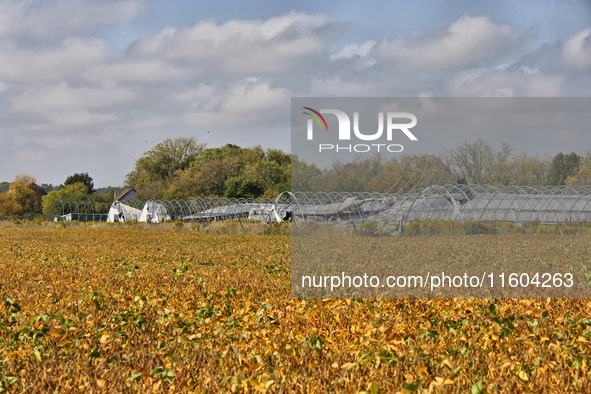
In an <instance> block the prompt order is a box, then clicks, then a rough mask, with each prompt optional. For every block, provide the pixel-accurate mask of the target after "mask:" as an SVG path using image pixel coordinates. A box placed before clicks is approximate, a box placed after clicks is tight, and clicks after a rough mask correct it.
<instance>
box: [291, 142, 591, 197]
mask: <svg viewBox="0 0 591 394" xmlns="http://www.w3.org/2000/svg"><path fill="white" fill-rule="evenodd" d="M292 169H293V171H292V179H291V181H292V189H293V190H299V191H327V192H329V191H358V192H379V193H385V192H390V193H399V192H403V191H405V190H410V189H414V188H417V187H426V186H429V185H433V184H444V183H455V182H456V181H457V180H458V179H460V178H466V180H467V181H468V182H469V183H478V184H492V185H520V186H527V185H530V186H535V185H542V186H557V185H575V184H588V182H589V181H591V153H590V154H587V156H586V157H581V156H579V155H577V154H576V153H574V152H573V153H570V154H566V155H565V154H563V153H562V152H561V153H558V154H557V155H556V156H554V157H551V156H548V155H528V154H527V153H520V152H517V151H516V150H515V149H514V148H513V147H512V146H511V145H509V144H508V143H503V144H502V145H501V147H500V148H495V147H494V146H492V145H491V144H490V143H489V142H488V141H486V140H483V139H479V140H476V141H473V142H468V141H466V142H464V143H463V144H461V145H459V146H458V147H456V148H454V149H449V150H446V151H444V152H443V154H441V155H429V154H417V155H403V156H397V157H394V158H390V159H387V158H386V157H385V156H383V155H374V156H365V157H358V158H357V159H356V160H353V161H352V162H349V163H343V162H340V161H335V162H333V163H332V165H331V166H330V167H329V168H327V169H323V170H321V169H318V168H317V167H315V166H310V165H309V164H308V163H306V162H304V161H300V160H298V159H297V158H296V157H293V158H292Z"/></svg>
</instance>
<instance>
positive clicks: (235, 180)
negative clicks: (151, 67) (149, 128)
mask: <svg viewBox="0 0 591 394" xmlns="http://www.w3.org/2000/svg"><path fill="white" fill-rule="evenodd" d="M459 178H465V179H466V180H467V181H468V182H469V183H479V184H492V185H519V186H524V185H525V186H527V185H530V186H534V185H543V186H552V185H554V186H558V185H575V184H589V182H591V152H589V153H587V154H586V155H585V156H579V155H578V154H576V153H574V152H572V153H569V154H564V153H562V152H560V153H558V154H556V155H555V156H553V157H551V156H549V155H547V154H538V155H530V154H527V153H523V152H517V150H516V149H515V148H513V147H512V146H511V145H509V144H508V143H503V144H501V146H500V147H494V146H492V145H491V144H490V143H489V142H488V141H486V140H483V139H478V140H476V141H472V142H469V141H465V142H464V143H462V144H460V145H459V146H457V147H456V148H454V149H448V150H445V151H444V152H443V153H442V154H440V155H432V154H414V155H400V156H396V157H392V158H387V157H386V156H384V155H380V154H375V155H371V156H358V157H356V158H355V159H354V160H353V161H351V162H347V163H343V162H341V161H338V160H337V161H334V162H333V163H332V164H331V165H330V166H328V167H327V168H318V167H317V166H316V165H314V164H309V163H307V162H306V161H305V160H300V159H299V158H298V157H297V156H295V155H291V154H289V153H286V152H283V151H281V150H280V149H273V148H270V149H263V148H262V147H261V146H260V145H257V146H253V147H248V148H242V147H240V146H237V145H233V144H227V145H224V146H222V147H219V148H207V147H206V145H205V144H202V143H198V142H197V140H195V138H192V137H189V138H177V139H174V140H172V139H167V140H165V141H163V142H161V143H159V144H157V145H156V146H154V147H153V148H152V149H150V150H148V151H147V152H145V153H144V154H143V155H142V156H141V157H139V158H138V159H137V160H136V161H135V165H134V167H133V169H132V171H131V172H130V173H128V174H127V175H126V177H125V183H124V186H126V187H132V188H134V189H135V190H136V192H137V197H138V198H139V199H144V200H147V199H154V200H156V199H157V200H166V199H181V198H188V197H228V198H258V197H267V198H273V197H276V196H277V195H278V194H279V193H281V192H282V191H285V190H295V191H325V192H331V191H357V192H380V193H386V192H389V193H400V192H404V191H406V190H411V189H414V188H417V187H426V186H429V185H432V184H443V183H455V181H456V179H459ZM36 184H37V180H36V179H35V178H34V177H32V176H30V175H27V174H24V175H18V176H17V177H16V178H15V179H14V180H13V181H12V182H10V183H8V182H2V183H0V217H7V216H15V215H24V214H41V213H43V214H45V215H58V214H61V205H60V204H59V200H69V201H89V202H100V203H111V202H112V201H113V192H112V191H113V190H112V188H111V187H109V188H102V189H98V190H97V189H95V188H94V183H93V179H92V177H91V176H90V175H89V174H88V173H82V172H81V173H76V174H73V175H71V176H69V177H68V178H67V179H66V180H65V181H64V183H63V185H59V186H57V187H54V186H52V185H46V184H42V185H41V187H40V188H39V189H44V190H45V191H46V192H47V194H46V195H42V194H45V193H40V190H38V189H37V190H36V189H35V187H33V186H32V185H36Z"/></svg>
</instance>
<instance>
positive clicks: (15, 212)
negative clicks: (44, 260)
mask: <svg viewBox="0 0 591 394" xmlns="http://www.w3.org/2000/svg"><path fill="white" fill-rule="evenodd" d="M3 183H5V184H7V185H8V188H7V189H6V190H5V191H4V192H0V218H2V217H9V216H23V215H31V214H33V215H34V214H41V213H43V214H45V215H59V214H61V213H62V212H61V205H60V204H59V200H70V201H92V202H104V203H111V202H112V201H113V195H112V194H111V193H97V191H96V190H95V189H94V182H93V179H92V177H90V176H89V175H88V173H76V174H74V175H71V176H69V177H67V178H66V181H65V182H64V184H63V185H61V186H60V187H58V188H55V190H50V191H49V193H46V191H45V189H44V188H43V187H40V186H37V179H35V178H34V177H32V176H31V175H27V174H23V175H17V176H16V178H15V179H14V180H13V181H12V182H11V183H8V182H3ZM52 189H53V187H52Z"/></svg>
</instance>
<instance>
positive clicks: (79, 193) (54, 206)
mask: <svg viewBox="0 0 591 394" xmlns="http://www.w3.org/2000/svg"><path fill="white" fill-rule="evenodd" d="M60 200H61V201H70V202H77V203H80V202H96V203H105V204H110V203H112V202H113V195H112V194H98V193H88V187H87V185H85V184H84V183H81V182H78V183H74V184H72V185H65V186H64V187H62V188H61V189H58V190H54V191H52V192H49V193H48V194H47V195H45V196H43V214H45V215H61V214H62V204H61V203H60Z"/></svg>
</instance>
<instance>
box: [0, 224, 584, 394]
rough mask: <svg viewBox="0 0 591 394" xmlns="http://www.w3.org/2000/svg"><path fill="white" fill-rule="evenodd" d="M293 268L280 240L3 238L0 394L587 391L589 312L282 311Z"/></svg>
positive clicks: (558, 306)
mask: <svg viewBox="0 0 591 394" xmlns="http://www.w3.org/2000/svg"><path fill="white" fill-rule="evenodd" d="M569 239H570V240H572V238H569ZM33 240H34V241H33ZM460 241H461V239H458V240H455V239H444V240H442V239H439V240H438V242H439V243H441V242H444V243H445V242H448V243H449V248H452V247H453V243H454V242H460ZM489 241H490V240H489V239H486V240H484V241H483V245H482V247H483V248H486V247H487V243H488V244H493V243H491V242H489ZM405 242H412V240H407V241H405ZM417 242H425V239H424V238H423V239H417ZM439 247H441V248H444V247H445V245H439ZM580 251H581V250H580V249H576V250H575V249H570V251H564V255H565V259H566V258H572V256H569V253H574V254H579V253H580ZM289 264H290V243H289V238H287V237H281V236H271V237H270V236H235V237H232V236H219V235H208V234H185V233H164V232H151V231H136V230H125V231H121V230H93V229H81V228H78V229H75V228H72V229H60V230H58V229H53V230H48V229H0V271H1V272H2V273H3V275H2V276H0V392H1V391H9V392H10V391H15V392H16V391H23V390H24V391H28V392H39V391H53V390H55V389H57V391H59V392H84V393H86V392H90V391H95V392H101V391H104V392H141V393H144V392H162V391H167V392H168V391H170V392H205V391H207V390H208V391H209V392H267V393H278V392H301V393H305V392H351V393H356V392H370V393H379V392H400V393H402V392H413V391H414V392H426V393H429V392H434V393H437V392H474V393H484V392H507V393H513V392H518V391H530V392H540V391H548V392H552V391H553V392H586V391H589V390H590V386H589V380H588V379H589V377H588V374H589V372H590V370H589V363H590V360H589V354H590V353H589V350H590V348H589V341H591V319H588V316H589V312H590V311H591V307H590V304H588V302H587V301H586V300H546V299H541V300H525V299H513V300H494V299H438V300H433V299H324V300H322V299H293V298H289V295H290V265H289Z"/></svg>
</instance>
